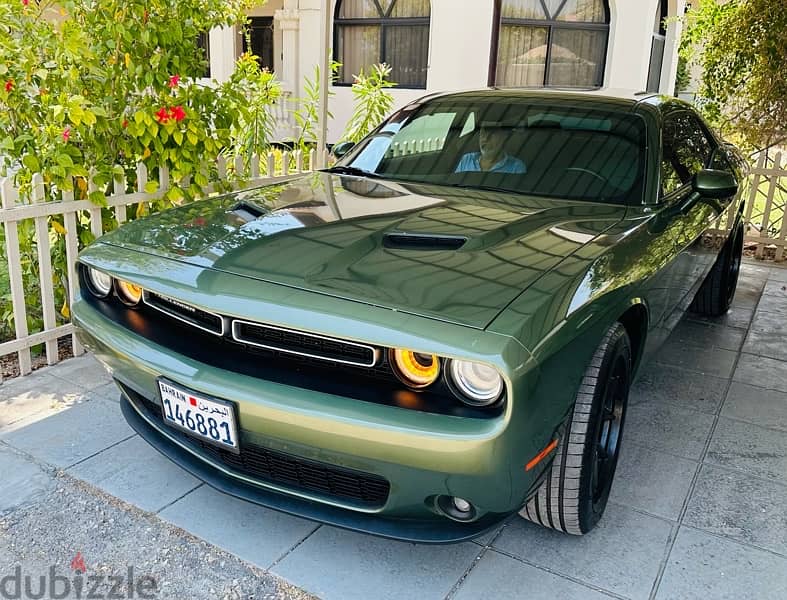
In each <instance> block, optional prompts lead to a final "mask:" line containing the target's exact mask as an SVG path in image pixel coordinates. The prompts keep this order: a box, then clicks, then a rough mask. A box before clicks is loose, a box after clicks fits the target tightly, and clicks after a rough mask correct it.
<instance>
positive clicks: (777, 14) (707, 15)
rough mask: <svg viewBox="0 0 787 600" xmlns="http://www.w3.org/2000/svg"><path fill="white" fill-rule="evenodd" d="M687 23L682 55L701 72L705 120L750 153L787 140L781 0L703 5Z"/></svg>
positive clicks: (785, 15) (786, 51)
mask: <svg viewBox="0 0 787 600" xmlns="http://www.w3.org/2000/svg"><path fill="white" fill-rule="evenodd" d="M686 19H687V23H686V31H685V34H684V42H683V47H682V53H683V54H684V56H687V57H689V58H690V59H691V60H693V61H696V62H697V63H698V64H699V65H700V67H701V70H702V81H701V87H700V90H699V95H700V96H701V101H700V102H701V104H702V108H703V110H704V112H705V113H706V115H707V116H708V117H709V118H710V119H711V120H712V121H713V122H714V123H715V124H716V125H717V126H718V127H719V128H720V129H721V130H722V132H723V133H725V134H729V133H737V134H739V135H740V137H741V138H742V140H743V141H744V142H747V143H748V144H749V145H751V146H752V147H754V148H767V147H770V146H773V145H777V144H780V143H783V142H784V141H785V140H787V77H786V76H785V65H787V11H785V9H784V2H783V0H728V1H727V2H724V3H719V2H716V1H714V0H706V1H705V2H703V3H702V5H701V6H700V7H698V8H696V9H694V10H692V11H690V12H689V13H688V15H687V17H686Z"/></svg>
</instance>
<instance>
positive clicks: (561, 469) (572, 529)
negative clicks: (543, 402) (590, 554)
mask: <svg viewBox="0 0 787 600" xmlns="http://www.w3.org/2000/svg"><path fill="white" fill-rule="evenodd" d="M631 362H632V361H631V342H630V341H629V336H628V334H627V333H626V329H625V327H623V325H621V324H620V323H615V324H614V325H613V326H612V327H610V328H609V329H608V330H607V332H606V333H605V334H604V337H603V339H602V340H601V343H600V344H599V345H598V348H596V352H595V353H594V354H593V358H592V360H591V361H590V364H589V365H588V366H587V369H586V370H585V374H584V376H583V378H582V382H581V384H580V386H579V391H578V392H577V397H576V402H575V404H574V410H573V412H572V415H571V419H570V421H569V423H568V426H567V427H566V432H565V435H564V436H563V437H562V438H561V439H560V441H559V443H558V447H557V453H556V455H555V460H554V462H553V463H552V467H551V471H550V473H549V474H548V475H547V477H546V479H544V482H543V483H542V484H541V487H540V488H539V489H538V492H537V493H536V494H535V495H534V496H533V497H532V498H531V499H530V500H529V501H528V503H527V504H526V505H525V507H524V508H523V509H522V510H521V511H520V513H519V514H520V515H521V516H523V517H524V518H526V519H528V520H530V521H533V522H534V523H538V524H540V525H543V526H544V527H549V528H551V529H556V530H558V531H562V532H564V533H570V534H574V535H582V534H585V533H587V532H588V531H590V530H591V529H593V527H594V526H595V525H596V523H598V521H599V519H600V518H601V516H602V515H603V514H604V509H605V508H606V506H607V499H608V498H609V492H610V489H611V488H612V480H613V478H614V476H615V469H616V467H617V464H618V455H619V453H620V439H621V435H622V433H623V423H624V420H625V416H626V406H627V404H628V393H629V386H630V383H631V381H630V380H631Z"/></svg>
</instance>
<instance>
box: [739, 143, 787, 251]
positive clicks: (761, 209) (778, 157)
mask: <svg viewBox="0 0 787 600" xmlns="http://www.w3.org/2000/svg"><path fill="white" fill-rule="evenodd" d="M783 160H784V154H783V153H782V152H776V153H764V152H763V153H761V154H760V156H759V157H758V159H757V164H756V166H755V167H754V168H753V169H752V171H751V176H750V178H749V189H748V191H747V197H746V212H745V221H746V224H747V232H746V237H745V238H744V243H745V244H746V245H747V246H753V245H755V244H756V249H755V256H756V257H757V258H768V259H773V260H775V261H777V262H780V261H783V260H784V259H785V258H787V218H785V212H787V164H784V163H783Z"/></svg>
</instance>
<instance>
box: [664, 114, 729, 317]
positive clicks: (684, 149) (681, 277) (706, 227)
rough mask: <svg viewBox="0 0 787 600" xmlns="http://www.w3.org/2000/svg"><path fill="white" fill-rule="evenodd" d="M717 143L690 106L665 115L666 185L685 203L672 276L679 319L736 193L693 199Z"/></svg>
mask: <svg viewBox="0 0 787 600" xmlns="http://www.w3.org/2000/svg"><path fill="white" fill-rule="evenodd" d="M717 148H718V144H717V143H716V141H715V140H714V138H713V136H711V135H710V133H709V132H708V131H707V130H706V129H705V127H704V125H703V124H702V123H701V121H700V120H699V118H698V117H697V116H696V115H695V114H694V113H693V112H690V111H689V110H685V109H684V110H679V111H676V112H674V113H672V114H670V115H668V117H667V118H666V119H665V122H664V132H663V154H662V185H663V186H664V187H665V192H667V191H669V192H670V193H672V194H673V195H674V196H675V200H676V201H677V203H678V205H683V206H685V208H684V209H683V210H681V211H678V212H676V214H675V217H674V218H675V222H676V223H679V224H680V233H679V235H677V236H676V240H675V244H676V248H675V251H676V252H678V259H677V261H676V273H675V278H674V280H673V283H674V286H675V287H674V290H673V291H674V296H673V303H674V306H675V309H676V315H675V316H676V318H677V317H678V316H679V315H680V314H682V313H683V312H685V310H686V309H687V308H688V307H689V305H690V304H691V301H692V299H693V298H694V295H695V293H696V291H697V290H698V289H699V285H700V284H701V283H702V280H703V279H704V278H705V275H706V274H707V273H708V271H709V270H710V268H711V267H712V266H713V262H714V260H715V258H716V255H717V254H718V247H717V246H716V245H715V243H714V242H715V240H716V236H715V231H716V230H717V229H718V227H719V225H720V220H721V218H722V216H723V214H724V211H725V210H726V208H727V206H729V203H730V202H731V200H732V198H725V199H722V200H720V201H715V200H714V201H712V202H708V201H705V200H703V199H698V200H695V201H693V202H689V203H688V204H685V203H686V201H690V200H691V195H692V194H693V193H694V192H693V189H692V187H691V183H692V180H693V178H694V176H695V175H696V174H697V173H699V171H701V170H702V169H705V168H709V167H711V166H712V163H713V161H714V156H716V155H717V152H716V150H717Z"/></svg>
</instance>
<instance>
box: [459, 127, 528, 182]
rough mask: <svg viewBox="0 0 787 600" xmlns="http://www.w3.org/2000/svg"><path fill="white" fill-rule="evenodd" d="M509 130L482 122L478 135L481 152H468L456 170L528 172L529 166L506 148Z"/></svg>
mask: <svg viewBox="0 0 787 600" xmlns="http://www.w3.org/2000/svg"><path fill="white" fill-rule="evenodd" d="M507 137H508V131H507V130H506V129H504V128H503V127H500V126H499V125H498V124H496V123H482V124H481V133H480V135H479V137H478V147H479V149H480V150H481V151H480V152H468V153H467V154H465V155H464V156H463V157H462V159H461V160H460V161H459V164H458V165H457V166H456V172H457V173H460V172H463V171H486V172H492V173H526V172H527V168H526V167H525V163H523V162H522V161H521V160H519V159H518V158H515V157H513V156H511V155H510V154H508V153H507V152H506V151H505V149H504V146H505V143H506V139H507Z"/></svg>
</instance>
